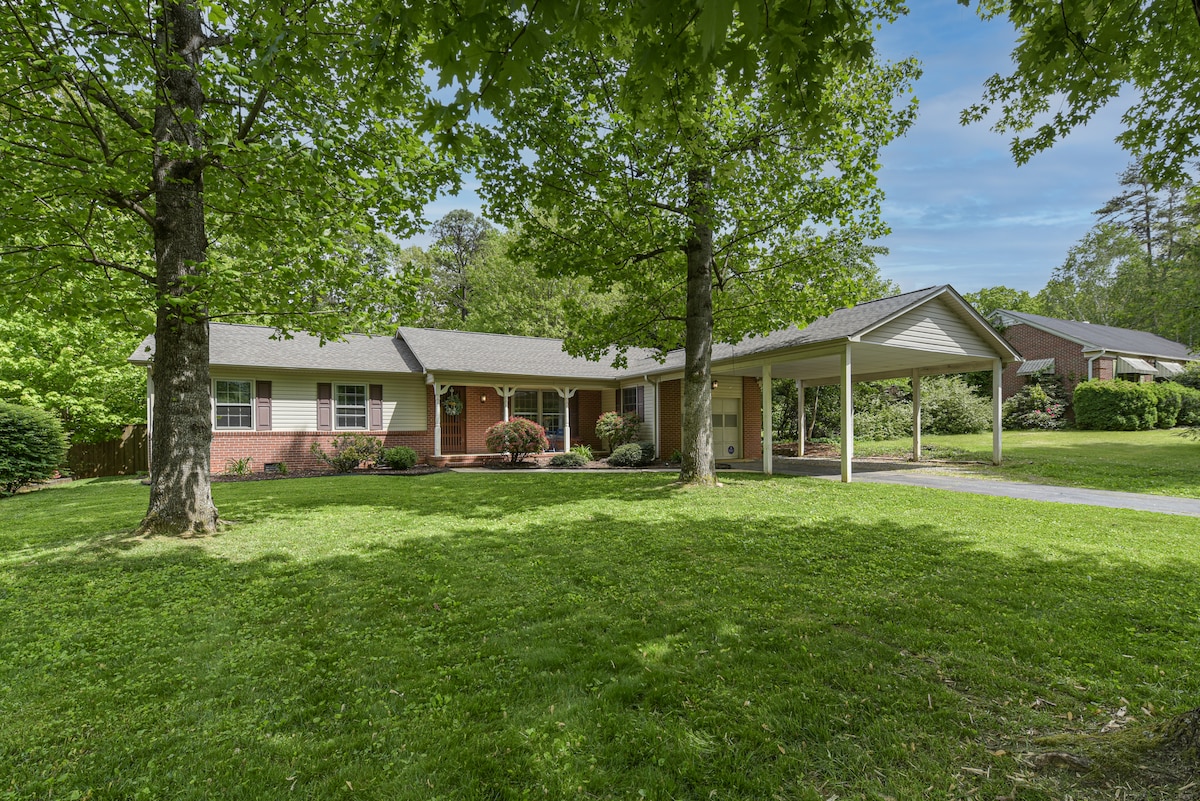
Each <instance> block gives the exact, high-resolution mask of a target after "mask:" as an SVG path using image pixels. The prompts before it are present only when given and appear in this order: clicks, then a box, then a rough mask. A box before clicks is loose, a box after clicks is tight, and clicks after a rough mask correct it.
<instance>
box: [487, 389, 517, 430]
mask: <svg viewBox="0 0 1200 801" xmlns="http://www.w3.org/2000/svg"><path fill="white" fill-rule="evenodd" d="M492 389H494V390H496V394H497V395H499V396H500V397H501V398H502V399H503V400H504V422H506V423H507V422H508V399H509V398H511V397H512V396H513V395H516V394H517V388H516V387H509V386H504V387H492Z"/></svg>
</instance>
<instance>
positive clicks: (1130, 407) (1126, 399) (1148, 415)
mask: <svg viewBox="0 0 1200 801" xmlns="http://www.w3.org/2000/svg"><path fill="white" fill-rule="evenodd" d="M1157 422H1158V395H1157V393H1156V392H1155V391H1154V390H1153V389H1151V388H1150V385H1149V384H1135V383H1132V382H1130V381H1084V382H1083V383H1082V384H1079V385H1077V386H1076V387H1075V425H1076V426H1077V427H1079V428H1082V429H1089V430H1094V431H1145V430H1148V429H1151V428H1154V426H1155V424H1156V423H1157Z"/></svg>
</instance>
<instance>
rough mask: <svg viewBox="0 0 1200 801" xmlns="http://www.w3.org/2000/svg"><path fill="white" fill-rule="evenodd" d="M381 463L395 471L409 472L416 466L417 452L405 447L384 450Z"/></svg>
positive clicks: (398, 446)
mask: <svg viewBox="0 0 1200 801" xmlns="http://www.w3.org/2000/svg"><path fill="white" fill-rule="evenodd" d="M379 461H381V462H383V463H384V464H386V465H387V466H388V467H390V468H391V469H393V470H407V469H409V468H410V467H413V466H415V465H416V463H417V452H416V451H414V450H413V449H412V448H409V447H406V446H404V445H397V446H396V447H394V448H386V449H384V451H383V453H382V454H381V455H380V457H379Z"/></svg>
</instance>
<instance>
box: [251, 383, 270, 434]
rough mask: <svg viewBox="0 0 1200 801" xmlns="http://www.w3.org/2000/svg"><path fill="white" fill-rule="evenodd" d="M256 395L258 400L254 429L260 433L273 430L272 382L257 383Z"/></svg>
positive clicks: (255, 387) (255, 386)
mask: <svg viewBox="0 0 1200 801" xmlns="http://www.w3.org/2000/svg"><path fill="white" fill-rule="evenodd" d="M254 395H255V398H256V406H257V408H256V409H255V412H256V414H255V416H254V427H255V428H256V429H258V430H259V431H270V430H271V382H270V381H255V382H254Z"/></svg>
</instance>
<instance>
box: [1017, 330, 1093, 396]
mask: <svg viewBox="0 0 1200 801" xmlns="http://www.w3.org/2000/svg"><path fill="white" fill-rule="evenodd" d="M1004 338H1005V339H1007V340H1008V341H1009V344H1011V345H1012V346H1013V347H1014V348H1015V349H1016V351H1017V353H1020V354H1021V355H1022V356H1024V357H1025V358H1026V359H1049V358H1052V357H1053V359H1054V372H1055V373H1056V374H1057V375H1059V376H1062V379H1063V386H1064V387H1066V389H1067V392H1068V393H1073V392H1074V391H1075V385H1076V384H1078V383H1079V382H1080V381H1087V377H1088V358H1087V357H1086V356H1084V355H1083V348H1082V347H1081V346H1080V345H1079V343H1078V342H1072V341H1071V340H1069V339H1063V338H1062V337H1060V336H1056V335H1054V334H1051V333H1049V332H1048V331H1043V330H1041V329H1040V328H1034V327H1033V326H1031V325H1025V324H1024V323H1019V324H1017V325H1012V326H1009V327H1008V328H1006V329H1004ZM1112 365H1113V362H1112V359H1096V361H1095V363H1094V364H1093V373H1092V374H1093V377H1095V378H1112ZM1020 366H1021V365H1020V364H1019V363H1017V362H1013V363H1012V364H1010V365H1008V366H1007V367H1005V368H1004V373H1003V374H1002V378H1001V382H1002V389H1003V393H1002V394H1003V397H1004V398H1011V397H1012V396H1013V395H1016V394H1017V393H1018V392H1020V391H1021V388H1022V387H1024V386H1025V384H1026V383H1027V382H1028V379H1027V378H1026V377H1025V376H1023V375H1022V376H1019V375H1017V370H1018V369H1019V368H1020Z"/></svg>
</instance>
